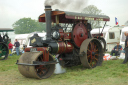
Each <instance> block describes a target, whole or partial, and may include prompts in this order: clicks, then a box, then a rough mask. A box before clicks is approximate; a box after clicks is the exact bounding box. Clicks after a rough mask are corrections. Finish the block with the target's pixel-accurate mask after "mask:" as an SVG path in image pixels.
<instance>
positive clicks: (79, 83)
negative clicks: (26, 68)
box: [0, 55, 128, 85]
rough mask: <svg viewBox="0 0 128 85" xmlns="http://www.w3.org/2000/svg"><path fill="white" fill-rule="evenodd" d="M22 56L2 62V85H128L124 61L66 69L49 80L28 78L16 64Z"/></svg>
mask: <svg viewBox="0 0 128 85" xmlns="http://www.w3.org/2000/svg"><path fill="white" fill-rule="evenodd" d="M19 57H20V56H16V55H13V56H9V57H8V59H7V60H3V61H0V85H128V66H127V64H121V63H122V62H123V60H109V61H104V62H103V64H102V66H97V67H96V68H94V69H85V68H83V66H82V65H80V66H75V67H72V68H66V73H64V74H58V75H55V74H53V75H52V76H51V77H50V78H48V79H43V80H38V79H32V78H26V77H24V76H22V75H21V74H20V73H19V71H18V66H17V65H16V64H15V63H16V61H17V59H19Z"/></svg>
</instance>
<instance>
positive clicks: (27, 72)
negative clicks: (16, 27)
mask: <svg viewBox="0 0 128 85" xmlns="http://www.w3.org/2000/svg"><path fill="white" fill-rule="evenodd" d="M88 20H96V21H109V17H108V16H105V15H89V14H81V13H74V12H67V11H59V10H55V11H52V9H51V6H45V13H44V14H42V15H40V16H39V22H46V36H45V37H39V36H38V34H34V35H33V36H32V37H31V38H30V46H32V47H27V48H25V53H24V54H22V55H21V57H20V58H19V60H17V64H18V69H19V72H20V73H21V74H22V75H23V76H25V77H32V78H39V79H44V78H48V77H50V76H51V75H52V74H53V72H54V70H55V64H56V63H57V62H56V61H55V60H54V58H53V56H52V55H59V56H58V60H59V63H60V65H61V66H62V67H71V66H76V65H81V64H82V65H83V66H84V67H86V68H94V67H96V66H100V65H101V64H102V61H103V55H104V52H105V49H106V42H105V40H104V39H103V38H102V37H100V36H99V37H96V38H91V37H89V36H88V33H89V32H90V31H88V30H89V26H88V24H87V23H85V22H86V21H88ZM54 24H55V25H54ZM101 43H103V45H102V44H101Z"/></svg>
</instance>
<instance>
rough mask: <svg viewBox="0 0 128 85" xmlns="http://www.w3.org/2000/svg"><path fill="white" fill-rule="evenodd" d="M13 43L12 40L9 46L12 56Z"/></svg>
mask: <svg viewBox="0 0 128 85" xmlns="http://www.w3.org/2000/svg"><path fill="white" fill-rule="evenodd" d="M13 46H14V45H13V44H12V43H11V41H10V43H9V44H8V48H9V51H10V52H11V53H9V54H10V56H12V48H13Z"/></svg>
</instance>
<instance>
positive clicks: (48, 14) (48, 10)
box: [45, 6, 52, 40]
mask: <svg viewBox="0 0 128 85" xmlns="http://www.w3.org/2000/svg"><path fill="white" fill-rule="evenodd" d="M51 10H52V9H51V6H45V21H46V33H47V34H46V40H51Z"/></svg>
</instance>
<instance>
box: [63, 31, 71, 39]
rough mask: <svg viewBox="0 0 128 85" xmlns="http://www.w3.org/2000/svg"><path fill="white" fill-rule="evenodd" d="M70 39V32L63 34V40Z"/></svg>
mask: <svg viewBox="0 0 128 85" xmlns="http://www.w3.org/2000/svg"><path fill="white" fill-rule="evenodd" d="M71 38H72V37H71V33H70V32H67V33H64V40H70V39H71Z"/></svg>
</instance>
